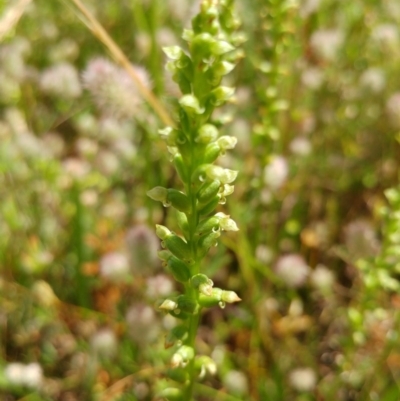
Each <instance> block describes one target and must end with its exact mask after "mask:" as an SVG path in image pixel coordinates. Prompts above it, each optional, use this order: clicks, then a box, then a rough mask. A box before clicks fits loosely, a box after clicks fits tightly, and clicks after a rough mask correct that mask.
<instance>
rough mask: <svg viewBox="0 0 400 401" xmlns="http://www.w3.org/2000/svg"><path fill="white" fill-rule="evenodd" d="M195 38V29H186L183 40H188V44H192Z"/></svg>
mask: <svg viewBox="0 0 400 401" xmlns="http://www.w3.org/2000/svg"><path fill="white" fill-rule="evenodd" d="M193 38H194V32H193V29H184V30H183V34H182V39H183V40H186V42H191V41H192V40H193Z"/></svg>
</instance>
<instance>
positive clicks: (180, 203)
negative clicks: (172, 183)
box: [164, 188, 191, 213]
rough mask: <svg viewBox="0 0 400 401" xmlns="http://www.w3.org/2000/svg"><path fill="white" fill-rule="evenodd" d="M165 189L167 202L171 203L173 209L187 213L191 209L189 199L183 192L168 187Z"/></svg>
mask: <svg viewBox="0 0 400 401" xmlns="http://www.w3.org/2000/svg"><path fill="white" fill-rule="evenodd" d="M167 191H168V193H167V203H168V204H170V205H172V206H173V207H174V208H175V209H177V210H179V211H181V212H185V213H189V212H190V211H191V204H190V200H189V198H188V197H187V196H186V195H185V194H184V193H183V192H180V191H178V190H176V189H172V188H170V189H168V190H167ZM164 206H165V205H164Z"/></svg>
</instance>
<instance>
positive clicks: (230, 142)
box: [217, 135, 237, 150]
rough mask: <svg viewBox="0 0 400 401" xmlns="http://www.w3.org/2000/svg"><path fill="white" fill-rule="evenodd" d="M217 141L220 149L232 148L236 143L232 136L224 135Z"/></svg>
mask: <svg viewBox="0 0 400 401" xmlns="http://www.w3.org/2000/svg"><path fill="white" fill-rule="evenodd" d="M217 143H218V145H219V147H220V148H221V149H222V150H227V149H233V148H234V147H235V146H236V144H237V139H236V138H235V137H234V136H229V135H224V136H221V137H220V138H218V140H217Z"/></svg>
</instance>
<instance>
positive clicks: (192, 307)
mask: <svg viewBox="0 0 400 401" xmlns="http://www.w3.org/2000/svg"><path fill="white" fill-rule="evenodd" d="M176 302H177V303H178V308H179V309H180V310H181V311H183V312H186V313H189V314H191V315H193V314H195V313H197V311H198V304H197V302H196V301H195V300H194V299H192V298H190V297H188V296H186V295H179V297H178V298H177V301H176Z"/></svg>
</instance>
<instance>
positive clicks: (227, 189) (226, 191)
mask: <svg viewBox="0 0 400 401" xmlns="http://www.w3.org/2000/svg"><path fill="white" fill-rule="evenodd" d="M234 190H235V186H234V185H229V184H224V186H223V187H222V191H220V194H221V196H223V197H225V196H229V195H232V194H233V191H234Z"/></svg>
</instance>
